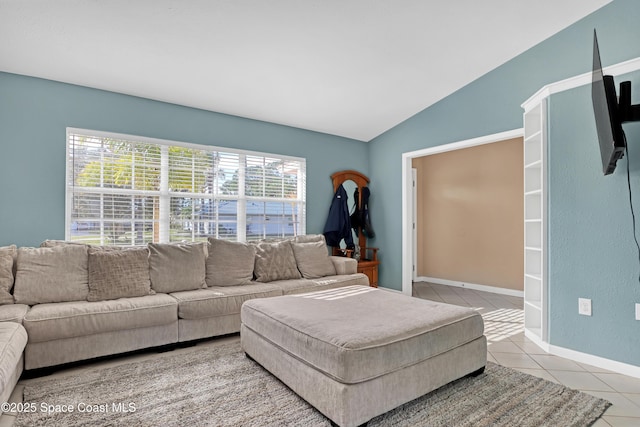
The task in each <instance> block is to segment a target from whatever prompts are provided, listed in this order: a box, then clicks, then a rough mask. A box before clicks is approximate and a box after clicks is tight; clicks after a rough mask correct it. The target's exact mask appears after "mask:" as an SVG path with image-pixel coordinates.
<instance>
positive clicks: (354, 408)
mask: <svg viewBox="0 0 640 427" xmlns="http://www.w3.org/2000/svg"><path fill="white" fill-rule="evenodd" d="M241 319H242V325H241V330H240V335H241V342H242V348H243V350H244V351H245V353H246V354H247V355H248V356H249V357H251V358H252V359H254V360H255V361H256V362H258V363H259V364H261V365H262V366H263V367H265V368H266V369H267V370H268V371H270V372H271V373H272V374H273V375H275V376H276V377H278V378H279V379H280V380H281V381H282V382H284V383H285V384H286V385H287V386H289V387H290V388H291V389H292V390H293V391H295V392H296V393H297V394H298V395H300V396H301V397H302V398H304V399H305V400H306V401H307V402H309V403H310V404H311V405H313V406H314V407H316V408H317V409H318V410H319V411H320V412H322V413H323V414H324V415H325V416H327V417H328V418H330V419H331V420H332V421H334V422H335V423H336V424H338V425H340V426H357V425H360V424H363V423H365V422H367V421H368V420H370V419H371V418H373V417H375V416H377V415H380V414H383V413H385V412H387V411H389V410H391V409H393V408H395V407H397V406H399V405H401V404H403V403H406V402H408V401H410V400H413V399H415V398H417V397H419V396H422V395H423V394H426V393H428V392H430V391H432V390H435V389H436V388H438V387H440V386H442V385H444V384H447V383H449V382H451V381H453V380H455V379H458V378H460V377H463V376H465V375H467V374H471V373H480V372H482V370H483V369H484V366H485V364H486V361H487V341H486V338H485V337H484V335H483V332H484V324H483V321H482V317H481V316H480V315H479V314H478V313H477V312H475V311H473V310H471V309H468V308H464V307H458V306H454V305H448V304H442V303H436V302H431V301H426V300H420V299H417V298H412V297H409V296H406V295H402V294H399V293H398V294H396V293H393V292H389V291H385V290H379V289H374V288H369V287H365V286H351V287H346V288H340V289H334V290H328V291H320V292H313V293H308V294H300V295H287V296H280V297H273V298H263V299H255V300H251V301H247V302H245V303H244V304H243V306H242V309H241Z"/></svg>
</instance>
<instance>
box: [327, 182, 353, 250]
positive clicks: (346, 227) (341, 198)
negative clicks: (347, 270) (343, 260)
mask: <svg viewBox="0 0 640 427" xmlns="http://www.w3.org/2000/svg"><path fill="white" fill-rule="evenodd" d="M348 199H349V198H348V197H347V192H346V191H345V189H344V187H343V186H342V185H340V186H339V187H338V189H337V190H336V193H335V194H334V195H333V200H332V201H331V206H330V207H329V216H328V217H327V222H326V223H325V226H324V231H323V234H324V237H325V239H326V240H327V245H329V246H336V247H338V246H340V241H342V239H344V242H345V244H346V246H347V249H353V248H354V247H355V245H354V244H353V236H352V235H351V221H350V219H349V206H348V204H347V201H348Z"/></svg>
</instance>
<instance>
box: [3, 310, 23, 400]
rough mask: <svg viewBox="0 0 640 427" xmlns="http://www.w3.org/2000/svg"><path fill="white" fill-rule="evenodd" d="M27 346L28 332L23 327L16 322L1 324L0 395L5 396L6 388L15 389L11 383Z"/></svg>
mask: <svg viewBox="0 0 640 427" xmlns="http://www.w3.org/2000/svg"><path fill="white" fill-rule="evenodd" d="M26 346H27V331H25V329H24V327H23V326H22V325H19V324H18V323H14V322H2V323H0V395H5V388H6V387H11V388H13V386H14V385H15V383H13V384H9V383H10V382H11V378H14V377H15V375H14V374H15V370H16V366H17V365H18V363H19V362H20V358H21V357H22V352H23V351H24V348H25V347H26ZM21 363H22V362H20V367H19V369H20V370H22V364H21Z"/></svg>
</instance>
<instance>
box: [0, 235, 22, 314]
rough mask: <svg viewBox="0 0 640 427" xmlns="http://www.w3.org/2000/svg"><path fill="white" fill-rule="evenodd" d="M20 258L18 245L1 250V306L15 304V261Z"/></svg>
mask: <svg viewBox="0 0 640 427" xmlns="http://www.w3.org/2000/svg"><path fill="white" fill-rule="evenodd" d="M17 256H18V248H17V247H16V245H11V246H4V247H1V248H0V304H13V295H12V294H11V288H13V281H14V278H15V261H16V258H17Z"/></svg>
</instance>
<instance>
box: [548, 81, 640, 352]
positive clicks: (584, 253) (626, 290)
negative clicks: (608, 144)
mask: <svg viewBox="0 0 640 427" xmlns="http://www.w3.org/2000/svg"><path fill="white" fill-rule="evenodd" d="M620 77H621V78H619V79H616V81H617V82H620V81H623V80H630V81H632V87H633V86H635V88H634V90H633V92H634V93H633V97H634V102H636V103H640V72H636V73H633V74H631V75H626V76H620ZM549 111H550V115H549V118H550V122H549V146H548V154H549V156H548V201H549V216H548V244H549V256H548V261H549V262H548V275H549V324H550V328H549V339H550V342H551V343H552V344H555V345H559V346H561V347H565V348H571V349H575V350H578V351H582V352H585V353H594V354H597V355H598V356H601V357H605V358H608V359H615V360H619V361H622V362H626V363H631V364H635V365H640V322H639V321H637V320H634V314H635V305H634V303H636V302H640V279H639V277H640V261H639V254H638V248H636V246H635V242H634V240H633V221H632V217H631V210H630V205H629V191H628V185H627V173H626V167H627V157H626V156H625V158H624V159H622V160H619V161H618V166H617V168H616V171H615V173H614V174H613V175H609V176H606V177H604V176H603V175H602V170H601V169H602V166H601V161H600V150H599V148H598V139H597V136H596V127H595V120H594V117H593V110H592V107H591V88H590V86H582V87H579V88H576V89H572V90H569V91H566V92H562V93H559V94H556V95H553V96H551V98H550V100H549ZM623 127H624V129H625V133H626V135H627V139H628V141H629V158H628V160H629V166H630V178H631V186H632V193H631V194H632V196H633V197H634V198H635V200H634V201H635V205H634V210H635V212H636V214H637V219H638V221H640V123H629V124H625V125H624V126H623ZM638 225H640V224H638ZM578 298H589V299H591V300H592V313H593V316H591V317H588V316H580V315H578V310H577V307H578V304H577V301H578Z"/></svg>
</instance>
